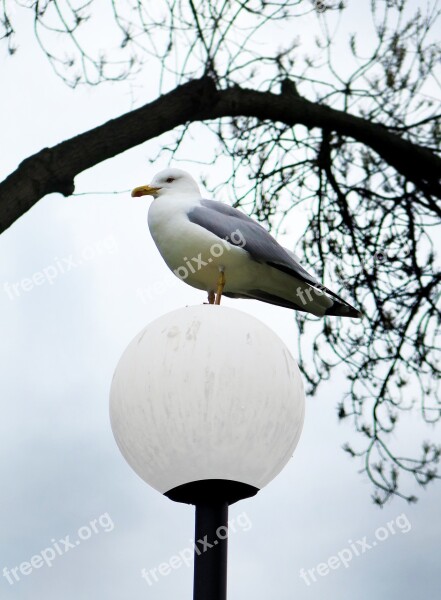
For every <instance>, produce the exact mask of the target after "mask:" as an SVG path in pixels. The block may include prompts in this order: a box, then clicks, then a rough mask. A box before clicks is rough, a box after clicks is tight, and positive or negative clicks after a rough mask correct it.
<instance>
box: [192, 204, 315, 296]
mask: <svg viewBox="0 0 441 600" xmlns="http://www.w3.org/2000/svg"><path fill="white" fill-rule="evenodd" d="M188 218H189V220H190V221H191V222H192V223H195V224H196V225H200V226H201V227H204V229H208V231H211V233H214V234H215V235H217V236H218V237H219V238H222V239H224V240H228V241H229V242H230V244H233V245H234V246H240V247H241V248H243V249H244V250H246V251H247V252H248V253H249V254H250V256H251V258H252V259H253V260H255V261H257V262H260V263H266V264H267V265H270V266H272V267H275V268H276V269H279V270H281V271H284V272H285V273H288V274H289V275H294V276H295V277H297V278H298V279H300V280H302V281H306V282H307V283H309V284H311V285H318V281H317V280H316V279H314V277H312V275H310V274H309V273H308V272H307V271H305V269H304V268H303V267H302V266H301V265H300V264H299V263H298V262H297V261H296V260H295V258H294V257H293V255H291V253H288V251H286V250H285V249H284V248H283V247H282V246H281V245H280V244H279V243H278V242H276V240H275V239H274V238H273V237H272V236H271V235H270V234H269V233H268V232H267V231H266V229H264V228H263V227H262V226H261V225H259V223H256V221H253V219H250V217H248V216H247V215H245V214H244V213H242V212H240V210H237V209H236V208H233V207H232V206H229V205H228V204H223V203H222V202H217V201H215V200H201V205H200V206H196V207H195V208H193V209H192V210H191V211H190V212H189V213H188Z"/></svg>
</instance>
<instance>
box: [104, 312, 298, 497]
mask: <svg viewBox="0 0 441 600" xmlns="http://www.w3.org/2000/svg"><path fill="white" fill-rule="evenodd" d="M304 404H305V403H304V392H303V385H302V381H301V377H300V372H299V369H298V366H297V364H296V362H295V360H294V359H293V358H292V356H291V354H290V352H289V350H288V348H287V347H286V346H285V344H284V343H283V342H282V341H281V340H280V338H279V337H278V336H277V335H276V334H275V333H274V332H273V331H272V330H271V329H269V328H268V327H267V326H266V325H264V324H263V323H261V322H260V321H258V320H257V319H255V318H254V317H251V316H250V315H248V314H246V313H243V312H241V311H238V310H235V309H232V308H227V307H223V306H213V305H203V306H192V307H187V308H182V309H179V310H176V311H173V312H171V313H168V314H166V315H164V316H162V317H160V318H159V319H157V320H156V321H154V322H153V323H150V324H149V325H147V327H145V328H144V329H143V330H142V331H141V332H140V333H139V334H138V335H137V336H136V337H135V338H134V339H133V340H132V342H131V343H130V344H129V346H128V347H127V349H126V350H125V352H124V353H123V355H122V357H121V359H120V361H119V364H118V366H117V368H116V371H115V375H114V378H113V382H112V387H111V393H110V416H111V424H112V430H113V434H114V436H115V439H116V442H117V444H118V446H119V448H120V450H121V452H122V454H123V456H124V457H125V459H126V460H127V462H128V463H129V464H130V466H131V467H132V468H133V469H134V470H135V471H136V473H138V475H139V476H140V477H142V479H144V480H145V481H146V482H147V483H148V484H150V485H151V486H152V487H154V488H155V489H156V490H158V491H159V492H161V493H162V494H165V495H166V496H168V497H169V498H171V499H173V500H177V501H180V502H188V503H192V504H198V503H200V502H202V501H210V500H213V499H214V498H219V497H222V498H223V500H225V501H226V502H227V503H228V504H231V503H232V502H236V501H237V500H240V499H242V498H245V497H249V496H252V495H254V494H256V493H257V492H258V491H259V490H260V489H261V488H262V487H263V486H265V485H266V484H267V483H269V482H270V481H271V480H272V479H273V478H274V477H275V476H276V475H277V474H278V473H279V472H280V471H281V469H282V468H283V467H284V466H285V464H286V463H287V462H288V460H289V459H290V457H291V456H292V454H293V452H294V449H295V447H296V445H297V442H298V440H299V436H300V433H301V430H302V425H303V419H304Z"/></svg>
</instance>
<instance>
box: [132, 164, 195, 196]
mask: <svg viewBox="0 0 441 600" xmlns="http://www.w3.org/2000/svg"><path fill="white" fill-rule="evenodd" d="M171 193H173V194H197V195H199V194H200V192H199V187H198V184H197V183H196V181H195V180H194V179H193V177H192V176H191V175H190V174H189V173H187V172H186V171H182V170H181V169H164V171H160V172H159V173H157V174H156V175H155V176H154V177H153V179H152V182H151V183H150V184H149V185H141V186H139V187H137V188H135V189H134V190H132V196H133V197H136V198H137V197H139V196H153V197H154V198H158V197H159V196H166V195H168V194H171Z"/></svg>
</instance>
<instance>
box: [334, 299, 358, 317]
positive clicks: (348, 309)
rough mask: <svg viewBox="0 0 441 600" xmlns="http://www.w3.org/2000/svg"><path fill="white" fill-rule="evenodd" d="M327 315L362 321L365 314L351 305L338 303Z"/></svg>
mask: <svg viewBox="0 0 441 600" xmlns="http://www.w3.org/2000/svg"><path fill="white" fill-rule="evenodd" d="M325 315H329V316H333V317H352V318H353V319H361V318H362V316H363V313H361V312H360V311H359V310H357V309H356V308H354V307H353V306H351V305H350V304H337V303H336V302H335V303H334V304H333V305H332V306H330V307H329V308H328V309H327V310H326V312H325Z"/></svg>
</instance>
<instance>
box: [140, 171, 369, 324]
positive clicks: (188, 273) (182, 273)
mask: <svg viewBox="0 0 441 600" xmlns="http://www.w3.org/2000/svg"><path fill="white" fill-rule="evenodd" d="M131 195H132V197H136V198H137V197H141V196H146V195H150V196H153V202H152V203H151V205H150V207H149V211H148V227H149V229H150V233H151V235H152V238H153V240H154V242H155V244H156V246H157V248H158V250H159V252H160V254H161V255H162V258H163V259H164V261H165V262H166V264H167V266H168V267H169V269H171V271H173V273H174V274H175V275H176V276H177V277H179V278H180V279H181V280H182V281H185V283H187V284H189V285H191V286H193V287H195V288H197V289H200V290H203V291H204V292H206V293H207V294H208V303H209V304H220V302H221V298H222V296H226V297H229V298H249V299H254V300H260V301H261V302H267V303H269V304H273V305H276V306H281V307H285V308H289V309H293V310H297V311H303V312H306V313H310V314H312V315H314V316H316V317H324V316H326V315H333V316H341V317H354V318H360V317H361V316H362V314H361V312H360V311H359V310H357V309H356V308H354V307H353V306H351V305H350V304H348V303H347V302H346V301H345V300H343V299H342V298H340V297H339V296H338V295H337V294H335V293H334V292H332V291H331V290H329V289H328V288H327V287H325V286H323V285H322V284H321V283H320V282H319V281H318V280H317V279H316V278H315V277H313V276H312V275H310V274H309V273H308V272H307V271H306V270H305V269H304V268H303V267H302V266H301V265H300V262H299V260H298V258H297V256H296V255H295V254H294V253H293V252H292V251H291V250H289V249H287V248H284V247H283V246H281V245H280V244H279V243H278V242H277V240H276V239H275V238H274V237H273V236H272V235H271V234H270V233H269V232H268V231H267V230H266V229H265V228H264V227H262V226H261V225H260V224H259V223H257V222H256V221H254V220H253V219H252V218H251V217H249V216H248V215H246V214H244V213H243V212H241V211H240V210H238V209H237V208H234V207H232V206H230V205H228V204H225V203H223V202H220V201H217V200H207V199H204V198H203V197H202V196H201V193H200V190H199V186H198V184H197V182H196V181H195V180H194V179H193V177H192V176H191V175H190V174H189V173H187V172H186V171H183V170H181V169H176V168H169V169H165V170H163V171H160V172H159V173H157V174H156V175H155V176H154V177H153V179H152V181H151V183H150V184H149V185H142V186H139V187H136V188H134V189H133V190H132V192H131Z"/></svg>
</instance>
